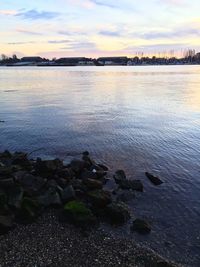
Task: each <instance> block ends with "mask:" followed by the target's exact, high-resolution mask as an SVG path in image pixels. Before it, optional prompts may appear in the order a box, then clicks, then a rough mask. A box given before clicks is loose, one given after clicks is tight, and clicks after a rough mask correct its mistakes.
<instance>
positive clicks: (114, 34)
mask: <svg viewBox="0 0 200 267" xmlns="http://www.w3.org/2000/svg"><path fill="white" fill-rule="evenodd" d="M99 34H100V35H104V36H110V37H120V36H121V33H120V32H118V31H106V30H105V31H104V30H102V31H100V32H99Z"/></svg>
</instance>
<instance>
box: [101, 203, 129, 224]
mask: <svg viewBox="0 0 200 267" xmlns="http://www.w3.org/2000/svg"><path fill="white" fill-rule="evenodd" d="M106 215H107V218H108V219H109V220H110V222H111V223H112V224H123V223H125V222H127V221H128V220H129V219H130V218H131V216H130V212H129V209H128V207H127V205H126V204H124V203H123V202H113V203H111V204H109V205H108V206H107V207H106Z"/></svg>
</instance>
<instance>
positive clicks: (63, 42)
mask: <svg viewBox="0 0 200 267" xmlns="http://www.w3.org/2000/svg"><path fill="white" fill-rule="evenodd" d="M70 42H71V41H70V40H50V41H48V43H49V44H65V43H70Z"/></svg>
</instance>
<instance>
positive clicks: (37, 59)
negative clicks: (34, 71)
mask: <svg viewBox="0 0 200 267" xmlns="http://www.w3.org/2000/svg"><path fill="white" fill-rule="evenodd" d="M21 61H22V62H30V63H39V62H42V61H43V59H42V58H41V57H23V58H21Z"/></svg>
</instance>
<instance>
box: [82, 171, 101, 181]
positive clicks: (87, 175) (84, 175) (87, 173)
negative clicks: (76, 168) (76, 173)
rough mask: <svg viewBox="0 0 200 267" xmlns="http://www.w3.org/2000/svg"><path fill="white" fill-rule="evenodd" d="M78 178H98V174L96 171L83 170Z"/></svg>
mask: <svg viewBox="0 0 200 267" xmlns="http://www.w3.org/2000/svg"><path fill="white" fill-rule="evenodd" d="M80 179H83V180H85V179H98V176H97V173H96V171H88V170H84V171H83V172H82V173H81V175H80Z"/></svg>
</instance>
